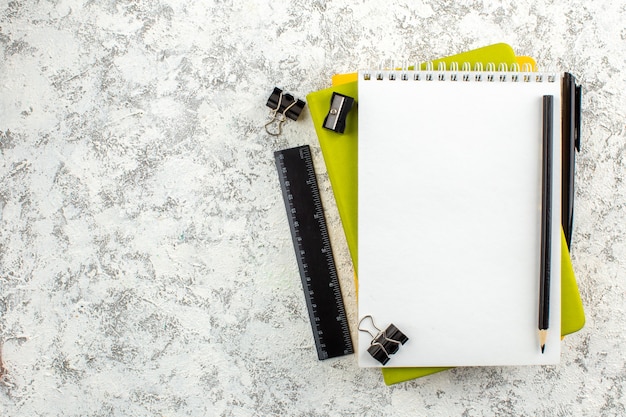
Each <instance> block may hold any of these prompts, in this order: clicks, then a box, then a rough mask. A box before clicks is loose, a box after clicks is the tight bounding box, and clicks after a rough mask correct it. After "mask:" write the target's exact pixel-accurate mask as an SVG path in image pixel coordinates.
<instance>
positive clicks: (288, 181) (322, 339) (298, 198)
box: [274, 145, 354, 360]
mask: <svg viewBox="0 0 626 417" xmlns="http://www.w3.org/2000/svg"><path fill="white" fill-rule="evenodd" d="M274 157H275V159H276V167H277V168H278V177H279V180H280V185H281V188H282V190H283V198H284V200H285V207H286V209H287V218H288V219H289V227H290V229H291V237H292V239H293V246H294V249H295V251H296V258H297V259H298V268H299V269H300V278H302V287H303V289H304V298H305V299H306V305H307V307H308V309H309V318H310V319H311V326H312V327H313V338H314V339H315V345H316V347H317V356H318V357H319V359H320V360H322V359H328V358H334V357H336V356H342V355H348V354H350V353H354V349H353V347H352V339H351V338H350V329H349V327H348V318H347V317H346V311H345V309H344V305H343V298H342V296H341V288H340V287H339V279H338V277H337V268H336V267H335V260H334V258H333V251H332V248H331V246H330V239H329V237H328V229H327V227H326V219H325V217H324V209H323V207H322V200H321V199H320V191H319V187H318V185H317V179H316V177H315V169H314V167H313V159H312V157H311V149H310V148H309V146H308V145H305V146H299V147H297V148H291V149H284V150H282V151H277V152H275V153H274Z"/></svg>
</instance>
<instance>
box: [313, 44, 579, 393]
mask: <svg viewBox="0 0 626 417" xmlns="http://www.w3.org/2000/svg"><path fill="white" fill-rule="evenodd" d="M529 68H534V61H533V60H532V59H531V58H528V57H517V56H516V55H515V53H514V51H513V50H512V48H511V47H509V46H508V45H505V44H496V45H492V46H488V47H485V48H480V49H477V50H473V51H469V52H465V53H462V54H458V55H455V56H451V57H447V58H443V59H440V60H435V61H433V62H431V63H430V64H429V65H428V66H427V65H426V64H424V65H422V67H421V68H401V69H395V68H394V69H391V70H388V71H384V70H380V71H378V70H373V71H365V72H361V73H359V74H356V73H355V74H342V75H338V76H335V77H333V80H332V87H331V88H328V89H324V90H321V91H317V92H314V93H311V94H309V95H308V96H307V103H308V108H309V110H310V113H311V116H312V120H313V123H314V125H315V129H316V132H317V136H318V138H319V143H320V146H321V149H322V153H323V155H324V160H325V163H326V169H327V171H328V174H329V178H330V181H331V184H332V187H333V193H334V196H335V200H336V203H337V207H338V210H339V214H340V216H341V219H342V223H343V227H344V231H345V234H346V239H347V242H348V246H349V249H350V253H351V256H352V260H353V263H354V269H355V274H356V275H357V276H358V277H359V279H360V282H359V280H357V279H356V276H355V282H356V283H357V288H358V294H359V319H362V318H364V317H366V316H371V318H372V319H373V320H374V321H375V323H376V324H377V325H378V326H380V327H387V325H389V324H391V323H393V324H394V325H395V326H397V328H399V329H401V330H402V331H403V332H404V333H406V336H408V338H409V341H408V342H407V343H406V344H405V345H402V346H400V348H399V349H398V351H397V353H395V354H394V355H389V357H388V359H389V361H388V362H387V363H386V364H385V366H384V367H383V368H382V372H383V376H384V379H385V382H386V383H387V384H394V383H398V382H402V381H407V380H410V379H414V378H418V377H422V376H425V375H428V374H432V373H435V372H439V371H443V370H445V369H449V367H451V366H476V365H487V366H490V365H520V364H550V363H556V362H557V361H558V358H559V354H560V351H559V345H560V344H559V336H561V335H567V334H570V333H573V332H575V331H577V330H579V329H581V328H582V327H583V325H584V321H585V317H584V312H583V309H582V303H581V299H580V294H579V291H578V287H577V284H576V278H575V276H574V272H573V270H572V266H571V261H570V256H569V251H568V247H567V243H566V241H565V238H564V237H563V234H562V231H561V228H560V224H561V222H560V214H561V210H560V200H561V199H560V190H561V186H560V185H561V181H562V180H566V179H565V178H564V179H561V176H560V173H561V159H560V158H554V162H553V164H552V165H551V167H552V172H553V177H552V178H553V185H554V187H553V190H554V198H553V201H554V203H553V204H552V205H551V206H550V208H551V210H552V213H551V218H552V219H553V220H554V221H553V222H552V225H553V226H552V228H551V229H550V233H549V235H550V236H551V237H552V238H553V239H552V245H551V249H552V251H551V252H552V258H553V262H552V265H551V266H550V265H548V267H549V270H550V272H551V273H552V276H553V278H554V279H552V285H551V286H550V287H549V291H550V293H549V295H552V300H551V307H552V309H551V314H550V329H551V332H550V333H549V334H550V336H549V337H548V339H547V343H546V350H545V352H541V351H540V350H539V349H538V347H537V343H536V333H537V321H536V318H534V319H533V318H532V317H536V315H535V316H533V314H532V312H533V311H534V312H536V310H537V303H538V302H539V301H537V299H538V298H539V296H538V294H535V292H536V291H535V290H536V289H537V288H538V287H539V278H538V277H539V269H540V262H539V258H540V256H539V247H538V246H539V244H538V243H537V242H539V235H540V230H539V224H540V223H541V221H540V219H541V216H542V213H541V207H540V204H541V198H542V196H541V193H537V192H535V191H536V190H538V189H540V188H541V187H540V183H541V172H540V169H539V168H537V169H534V168H533V169H529V168H528V167H529V166H533V167H534V166H535V165H537V164H536V163H535V161H537V160H540V159H541V148H540V146H539V145H540V142H541V116H542V110H541V107H540V105H536V104H537V103H539V102H537V101H536V97H537V96H542V95H546V96H552V97H554V98H555V110H554V114H555V115H556V117H555V125H554V126H553V130H554V133H555V136H554V137H555V140H554V143H555V145H556V146H557V147H556V148H555V154H556V155H557V156H560V155H561V153H560V138H561V133H560V132H561V123H560V122H561V117H560V114H561V113H560V109H561V106H562V103H561V88H562V87H561V85H562V84H561V80H560V76H557V79H548V78H550V77H551V75H550V74H540V73H535V72H532V71H528V69H529ZM457 76H458V77H466V79H462V78H458V79H457V78H456V77H457ZM431 77H432V78H431ZM445 77H452V78H451V79H444V78H445ZM467 77H472V79H471V80H470V79H469V78H467ZM493 77H499V78H498V79H494V78H493ZM507 77H514V79H511V78H508V79H507ZM517 77H522V79H517ZM544 77H545V78H546V79H544ZM333 93H339V94H342V95H345V96H348V97H351V98H354V99H355V102H356V103H357V104H356V105H354V106H353V108H352V110H351V111H350V112H349V113H348V115H347V119H346V121H345V122H346V123H345V130H344V131H343V133H337V132H334V131H332V130H328V129H325V128H323V127H322V126H323V124H324V120H325V118H326V117H327V116H328V114H329V106H330V103H331V98H332V96H333ZM544 114H545V113H544ZM359 118H360V120H359ZM529 134H530V136H531V137H535V136H536V137H538V140H536V141H531V142H532V143H527V142H525V141H523V140H521V139H523V138H525V137H526V136H528V135H529ZM442 137H443V138H445V139H446V140H445V141H444V140H441V138H442ZM437 139H438V140H437ZM359 163H360V165H359ZM534 206H537V209H536V210H534V208H533V207H534ZM450 207H452V209H451V210H448V208H450ZM459 207H466V208H467V209H463V210H461V211H459V210H458V208H459ZM487 247H488V248H489V249H488V250H486V249H485V248H487ZM359 255H360V259H361V261H360V262H359ZM559 261H560V262H559ZM535 272H536V274H535ZM530 275H532V276H533V277H534V276H536V277H537V278H536V280H534V279H532V280H530V281H529V280H528V279H527V277H528V276H530ZM558 278H560V279H558ZM535 314H536V313H535ZM531 333H532V334H531ZM361 334H362V336H361ZM370 346H371V337H370V335H369V334H367V333H362V332H360V336H359V343H358V357H359V363H360V365H361V366H382V364H381V363H380V362H379V361H377V360H375V359H374V358H373V357H372V356H371V355H370V353H371V352H368V349H367V348H368V347H370Z"/></svg>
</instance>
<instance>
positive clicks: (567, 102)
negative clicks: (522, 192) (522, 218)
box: [561, 72, 582, 247]
mask: <svg viewBox="0 0 626 417" xmlns="http://www.w3.org/2000/svg"><path fill="white" fill-rule="evenodd" d="M581 98H582V90H581V87H580V86H579V85H576V78H575V77H574V76H573V75H572V74H570V73H568V72H566V73H565V74H564V75H563V104H562V105H563V125H562V142H561V148H562V149H561V153H562V155H561V161H562V188H561V223H562V225H563V233H564V234H565V241H566V242H567V246H568V247H569V246H570V244H571V241H572V229H573V223H574V174H575V169H574V168H575V162H576V160H575V154H576V151H577V150H578V151H580V118H581V116H580V113H581Z"/></svg>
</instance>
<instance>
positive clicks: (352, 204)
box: [307, 43, 585, 385]
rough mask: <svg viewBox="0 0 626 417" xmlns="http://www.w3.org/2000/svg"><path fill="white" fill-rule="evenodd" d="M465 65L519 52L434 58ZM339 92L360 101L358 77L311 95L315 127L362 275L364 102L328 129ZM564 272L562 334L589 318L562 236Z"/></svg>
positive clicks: (395, 375)
mask: <svg viewBox="0 0 626 417" xmlns="http://www.w3.org/2000/svg"><path fill="white" fill-rule="evenodd" d="M440 62H443V63H446V64H449V63H451V62H458V63H459V64H463V63H466V62H467V63H469V64H470V65H472V66H473V65H475V64H477V63H480V64H482V65H483V66H485V67H486V66H487V64H489V63H494V64H496V65H498V64H500V63H504V64H507V65H509V66H510V65H512V64H514V63H516V62H517V60H516V56H515V52H514V51H513V49H512V48H511V47H510V46H508V45H506V44H502V43H501V44H495V45H491V46H487V47H484V48H480V49H476V50H473V51H469V52H464V53H461V54H458V55H454V56H450V57H447V58H442V59H439V60H435V61H433V65H434V67H435V68H437V65H438V64H439V63H440ZM333 92H337V93H340V94H344V95H347V96H350V97H353V98H354V99H355V100H356V101H357V103H358V90H357V82H348V83H346V84H342V85H336V86H334V87H332V88H328V89H325V90H321V91H317V92H314V93H311V94H309V95H308V96H307V102H308V108H309V111H310V113H311V117H312V120H313V123H314V126H315V130H316V133H317V136H318V139H319V142H320V147H321V149H322V153H323V155H324V161H325V163H326V169H327V171H328V175H329V178H330V181H331V184H332V187H333V193H334V195H335V200H336V202H337V207H338V210H339V214H340V216H341V220H342V223H343V227H344V232H345V234H346V239H347V242H348V247H349V250H350V254H351V256H352V260H353V263H354V268H355V272H357V275H358V248H357V230H358V228H357V220H358V206H357V201H358V200H357V191H358V186H357V178H358V167H357V154H358V148H357V144H358V137H357V128H358V109H357V107H358V104H356V105H355V106H354V107H355V108H353V109H352V111H351V112H350V113H349V114H348V117H347V121H346V129H345V131H344V133H343V134H338V133H335V132H333V131H330V130H327V129H324V128H322V124H323V121H324V118H325V117H326V115H327V113H328V109H329V106H330V100H331V96H332V94H333ZM562 245H563V249H562V266H561V268H562V275H561V282H562V283H561V285H562V288H561V299H562V300H561V315H562V324H561V333H562V334H563V335H566V334H570V333H573V332H575V331H578V330H580V329H581V328H582V327H583V326H584V323H585V316H584V311H583V308H582V301H581V299H580V293H579V291H578V286H577V284H576V278H575V276H574V272H573V270H572V266H571V260H570V257H569V252H568V250H567V245H566V244H565V241H564V240H562ZM445 369H449V368H383V369H382V372H383V376H384V379H385V383H386V384H388V385H390V384H395V383H398V382H403V381H408V380H411V379H415V378H418V377H422V376H426V375H429V374H433V373H436V372H440V371H443V370H445Z"/></svg>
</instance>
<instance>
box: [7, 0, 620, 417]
mask: <svg viewBox="0 0 626 417" xmlns="http://www.w3.org/2000/svg"><path fill="white" fill-rule="evenodd" d="M625 21H626V10H625V8H624V4H623V2H618V1H596V2H588V1H580V0H577V1H571V2H560V1H557V2H543V1H524V0H522V1H503V2H498V3H496V4H492V3H491V2H455V1H435V2H404V1H400V0H391V1H388V2H380V1H363V2H359V4H358V5H357V4H356V3H354V2H345V3H343V2H338V1H323V0H319V1H305V0H293V1H290V2H269V1H261V0H254V1H252V0H250V1H236V2H234V1H213V2H211V1H208V2H207V1H179V0H170V1H165V0H152V1H116V0H106V1H86V0H85V1H63V0H56V1H37V2H34V1H26V0H15V1H6V0H2V1H0V51H1V53H2V59H1V60H0V341H2V351H1V352H2V365H3V366H2V368H1V371H2V376H1V379H0V413H1V414H2V415H7V416H35V415H41V416H47V415H51V416H53V415H62V416H109V415H111V416H122V415H127V416H144V415H164V416H178V415H180V416H183V415H190V416H204V415H208V416H213V415H215V416H251V415H259V416H267V415H281V416H283V415H294V416H295V415H301V416H314V415H318V416H330V415H361V416H365V415H372V416H380V415H397V416H404V415H406V416H409V415H411V416H412V415H442V416H448V415H464V416H492V415H497V416H509V415H510V416H541V415H546V416H548V415H550V416H551V415H557V416H565V415H588V416H621V415H625V414H626V400H625V399H624V397H625V396H626V394H625V392H624V391H625V389H626V353H625V350H624V345H625V342H626V335H625V333H624V329H625V328H626V312H625V307H626V291H625V287H626V284H625V280H626V268H625V266H626V243H625V237H626V221H625V220H626V216H625V215H626V205H625V201H626V199H625V197H626V187H625V185H624V177H625V175H626V162H625V161H626V158H625V155H624V153H625V150H626V145H625V143H624V141H625V139H626V132H625V129H624V127H625V123H624V109H626V94H625V93H624V90H625V89H626V77H625V72H624V67H625V66H626V26H625V24H624V22H625ZM495 42H507V43H509V44H511V45H512V46H513V47H514V48H515V49H516V51H517V52H518V53H519V54H528V55H532V56H534V57H536V58H537V60H538V61H539V62H540V63H549V64H553V65H554V66H555V67H556V68H558V69H569V70H572V71H573V72H574V73H575V74H576V75H577V76H578V77H579V79H580V81H582V83H583V85H584V90H585V94H584V100H583V104H584V129H583V139H584V142H583V151H582V153H580V154H579V159H578V160H579V165H578V172H577V180H578V182H577V184H578V186H577V200H576V220H575V234H574V242H573V249H574V250H573V261H574V268H575V270H576V273H577V275H578V278H579V283H580V289H581V292H582V295H583V300H584V303H585V307H586V313H587V320H588V321H587V325H586V327H585V328H584V329H583V330H582V331H581V332H579V333H577V334H575V335H572V336H569V337H567V338H566V339H565V341H564V342H563V353H562V360H561V364H560V365H559V366H554V367H526V368H468V369H455V370H452V371H447V372H443V373H440V374H436V375H432V376H430V377H426V378H422V379H420V380H416V381H412V382H409V383H405V384H401V385H398V386H394V387H386V386H384V384H383V382H382V378H381V375H380V373H379V372H378V371H376V370H364V369H359V368H358V367H357V364H356V358H355V357H354V356H348V357H345V358H341V359H336V360H330V361H324V362H318V360H317V359H316V355H315V352H314V347H313V339H312V336H311V330H310V327H309V322H308V317H307V312H306V308H305V305H304V300H303V296H302V290H301V284H300V278H299V276H298V272H297V267H296V263H295V258H294V255H293V247H292V245H291V240H290V236H289V233H288V228H287V222H286V218H285V213H284V206H283V202H282V197H281V194H280V191H279V187H278V181H277V178H276V172H275V167H274V162H273V157H272V153H273V151H274V150H277V149H280V148H284V147H288V146H295V145H300V144H310V145H311V146H312V147H313V149H314V153H315V157H316V163H317V168H318V171H319V179H320V182H321V187H322V191H323V193H324V199H325V203H326V210H327V217H328V221H329V224H330V230H331V233H332V239H333V243H334V245H335V246H334V251H335V256H336V260H337V264H338V266H339V268H340V275H341V281H342V285H343V290H344V294H345V299H346V307H347V309H348V312H349V314H350V319H351V320H352V323H354V321H355V317H354V314H355V310H356V305H355V294H354V288H353V285H352V270H351V264H350V259H349V255H348V251H347V247H346V244H345V240H344V238H343V235H342V230H341V225H340V222H339V219H338V216H337V212H336V208H335V206H334V203H333V200H332V194H331V191H330V186H329V183H328V179H327V176H326V175H325V173H324V165H323V160H322V158H321V154H320V152H319V149H318V147H317V144H316V138H315V134H314V131H313V126H312V124H311V120H310V117H308V115H307V114H305V115H304V117H302V119H301V120H300V121H298V122H297V123H296V122H291V123H288V124H287V126H286V129H285V133H284V135H283V136H281V137H280V138H278V139H275V138H271V137H269V136H268V135H267V134H265V132H264V131H263V129H262V125H263V124H264V123H265V121H266V116H267V111H268V109H267V108H266V107H265V101H266V100H267V96H268V95H269V92H270V91H271V89H272V88H273V87H274V86H275V85H276V86H279V87H283V88H284V89H285V90H287V91H289V92H291V93H293V94H294V95H296V96H299V97H304V96H305V95H306V94H307V93H308V92H310V91H314V90H316V89H319V88H322V87H326V86H328V85H329V78H330V76H331V74H333V73H335V72H346V71H352V70H355V69H357V68H362V67H367V66H369V65H371V64H372V63H376V62H378V61H380V60H381V59H383V58H407V59H411V60H427V59H431V58H436V57H439V56H444V55H448V54H453V53H457V52H461V51H463V50H467V49H471V48H474V47H479V46H484V45H487V44H490V43H495ZM305 113H306V112H305ZM355 327H356V326H354V325H353V332H354V330H355Z"/></svg>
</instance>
